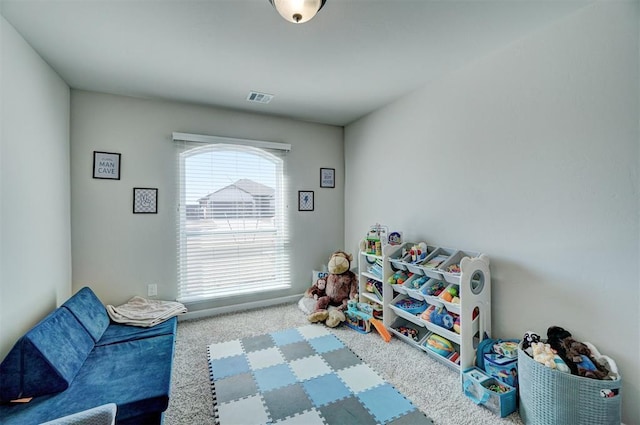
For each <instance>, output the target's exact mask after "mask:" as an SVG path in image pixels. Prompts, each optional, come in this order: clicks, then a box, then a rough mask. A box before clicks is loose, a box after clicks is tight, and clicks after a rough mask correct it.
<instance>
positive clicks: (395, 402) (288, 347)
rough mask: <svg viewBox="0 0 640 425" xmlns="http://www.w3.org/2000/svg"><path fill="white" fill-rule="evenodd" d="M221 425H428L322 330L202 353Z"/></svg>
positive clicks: (235, 342)
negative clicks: (204, 356) (206, 360)
mask: <svg viewBox="0 0 640 425" xmlns="http://www.w3.org/2000/svg"><path fill="white" fill-rule="evenodd" d="M208 356H209V370H210V374H211V384H212V391H213V397H214V403H215V406H214V410H215V413H216V420H217V423H218V424H220V425H235V424H242V425H250V424H292V425H293V424H300V425H302V424H304V425H314V424H317V425H323V424H324V425H329V424H336V425H337V424H340V425H343V424H362V425H367V424H371V425H374V424H396V425H401V424H407V425H409V424H411V425H427V424H433V422H432V421H431V420H430V419H429V418H427V417H426V416H425V415H424V414H423V413H422V412H421V411H419V410H418V409H416V407H415V406H414V405H413V404H412V403H411V402H410V401H409V400H408V399H406V398H405V397H404V396H403V395H402V394H401V393H400V392H398V391H397V390H396V389H395V388H394V387H393V386H391V385H390V384H388V383H387V382H385V381H384V380H383V379H382V378H381V377H380V376H379V375H378V374H377V373H376V372H375V371H374V370H373V369H371V368H370V367H369V366H368V365H367V364H366V363H364V362H363V361H362V360H361V359H360V358H359V357H358V356H357V355H355V354H354V353H353V352H352V351H351V350H350V349H349V348H348V347H347V346H346V345H345V344H344V343H343V342H342V341H341V340H340V339H338V337H336V336H335V335H334V334H333V333H331V331H330V330H329V329H327V328H326V327H324V326H322V325H317V324H316V325H313V324H311V325H307V326H302V327H299V328H292V329H285V330H282V331H277V332H272V333H269V334H263V335H259V336H254V337H248V338H243V339H237V340H233V341H226V342H216V343H213V344H211V345H210V346H209V348H208Z"/></svg>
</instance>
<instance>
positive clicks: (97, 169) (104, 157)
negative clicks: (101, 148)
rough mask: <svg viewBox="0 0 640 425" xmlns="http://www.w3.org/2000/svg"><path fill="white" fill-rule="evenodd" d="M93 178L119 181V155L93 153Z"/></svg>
mask: <svg viewBox="0 0 640 425" xmlns="http://www.w3.org/2000/svg"><path fill="white" fill-rule="evenodd" d="M93 178H94V179H108V180H120V154H119V153H113V152H97V151H94V152H93Z"/></svg>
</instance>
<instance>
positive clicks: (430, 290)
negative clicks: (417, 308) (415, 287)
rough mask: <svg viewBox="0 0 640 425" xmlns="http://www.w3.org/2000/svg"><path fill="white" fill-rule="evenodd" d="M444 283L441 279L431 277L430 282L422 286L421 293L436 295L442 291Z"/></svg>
mask: <svg viewBox="0 0 640 425" xmlns="http://www.w3.org/2000/svg"><path fill="white" fill-rule="evenodd" d="M445 287H446V284H445V283H444V282H443V281H441V280H435V279H431V283H430V284H429V285H427V286H426V287H424V288H423V290H422V293H424V294H425V295H430V296H433V297H437V296H438V295H440V294H441V293H442V291H444V288H445Z"/></svg>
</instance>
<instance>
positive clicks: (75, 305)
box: [62, 286, 110, 342]
mask: <svg viewBox="0 0 640 425" xmlns="http://www.w3.org/2000/svg"><path fill="white" fill-rule="evenodd" d="M62 307H64V308H66V309H68V310H69V311H70V312H71V313H72V314H73V315H74V316H75V317H76V319H78V322H80V323H82V326H84V327H85V329H86V330H87V332H89V334H90V335H91V337H92V338H93V341H94V342H98V340H99V339H100V338H101V337H102V334H103V333H104V331H105V330H106V329H107V326H109V322H110V320H109V314H107V309H106V308H105V307H104V305H103V304H102V302H101V301H100V300H99V299H98V297H97V296H96V294H95V293H94V292H93V291H92V290H91V289H90V288H88V287H86V286H85V287H84V288H82V289H81V290H79V291H78V292H76V293H75V294H74V295H73V296H72V297H71V298H69V299H68V300H67V301H66V302H65V303H64V304H62Z"/></svg>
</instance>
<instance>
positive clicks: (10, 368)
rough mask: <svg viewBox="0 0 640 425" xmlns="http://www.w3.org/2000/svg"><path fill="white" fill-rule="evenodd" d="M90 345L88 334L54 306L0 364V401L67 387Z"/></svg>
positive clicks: (91, 344)
mask: <svg viewBox="0 0 640 425" xmlns="http://www.w3.org/2000/svg"><path fill="white" fill-rule="evenodd" d="M93 347H94V342H93V339H92V338H91V335H89V334H88V333H87V331H86V330H85V328H84V327H83V326H82V325H81V324H80V323H79V322H78V321H77V320H76V318H75V317H74V316H73V315H72V314H71V313H70V312H69V311H68V310H66V309H63V308H58V309H56V310H54V311H53V312H52V313H51V314H49V315H48V316H47V317H45V318H44V319H42V321H40V323H38V324H37V325H36V326H34V327H33V328H32V329H31V330H30V331H29V332H27V333H26V334H25V335H24V336H23V337H22V338H20V340H18V342H17V343H16V344H15V345H14V346H13V348H12V349H11V351H10V352H9V354H8V355H7V357H6V358H5V359H4V360H3V362H2V363H1V364H0V377H1V379H0V401H9V400H14V399H17V398H22V397H36V396H41V395H45V394H51V393H56V392H59V391H63V390H65V389H67V388H68V387H69V385H70V384H71V382H72V381H73V379H74V378H75V377H76V374H77V373H78V371H79V370H80V368H81V367H82V365H83V364H84V362H85V360H86V359H87V356H88V355H89V353H90V352H91V350H92V349H93Z"/></svg>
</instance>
